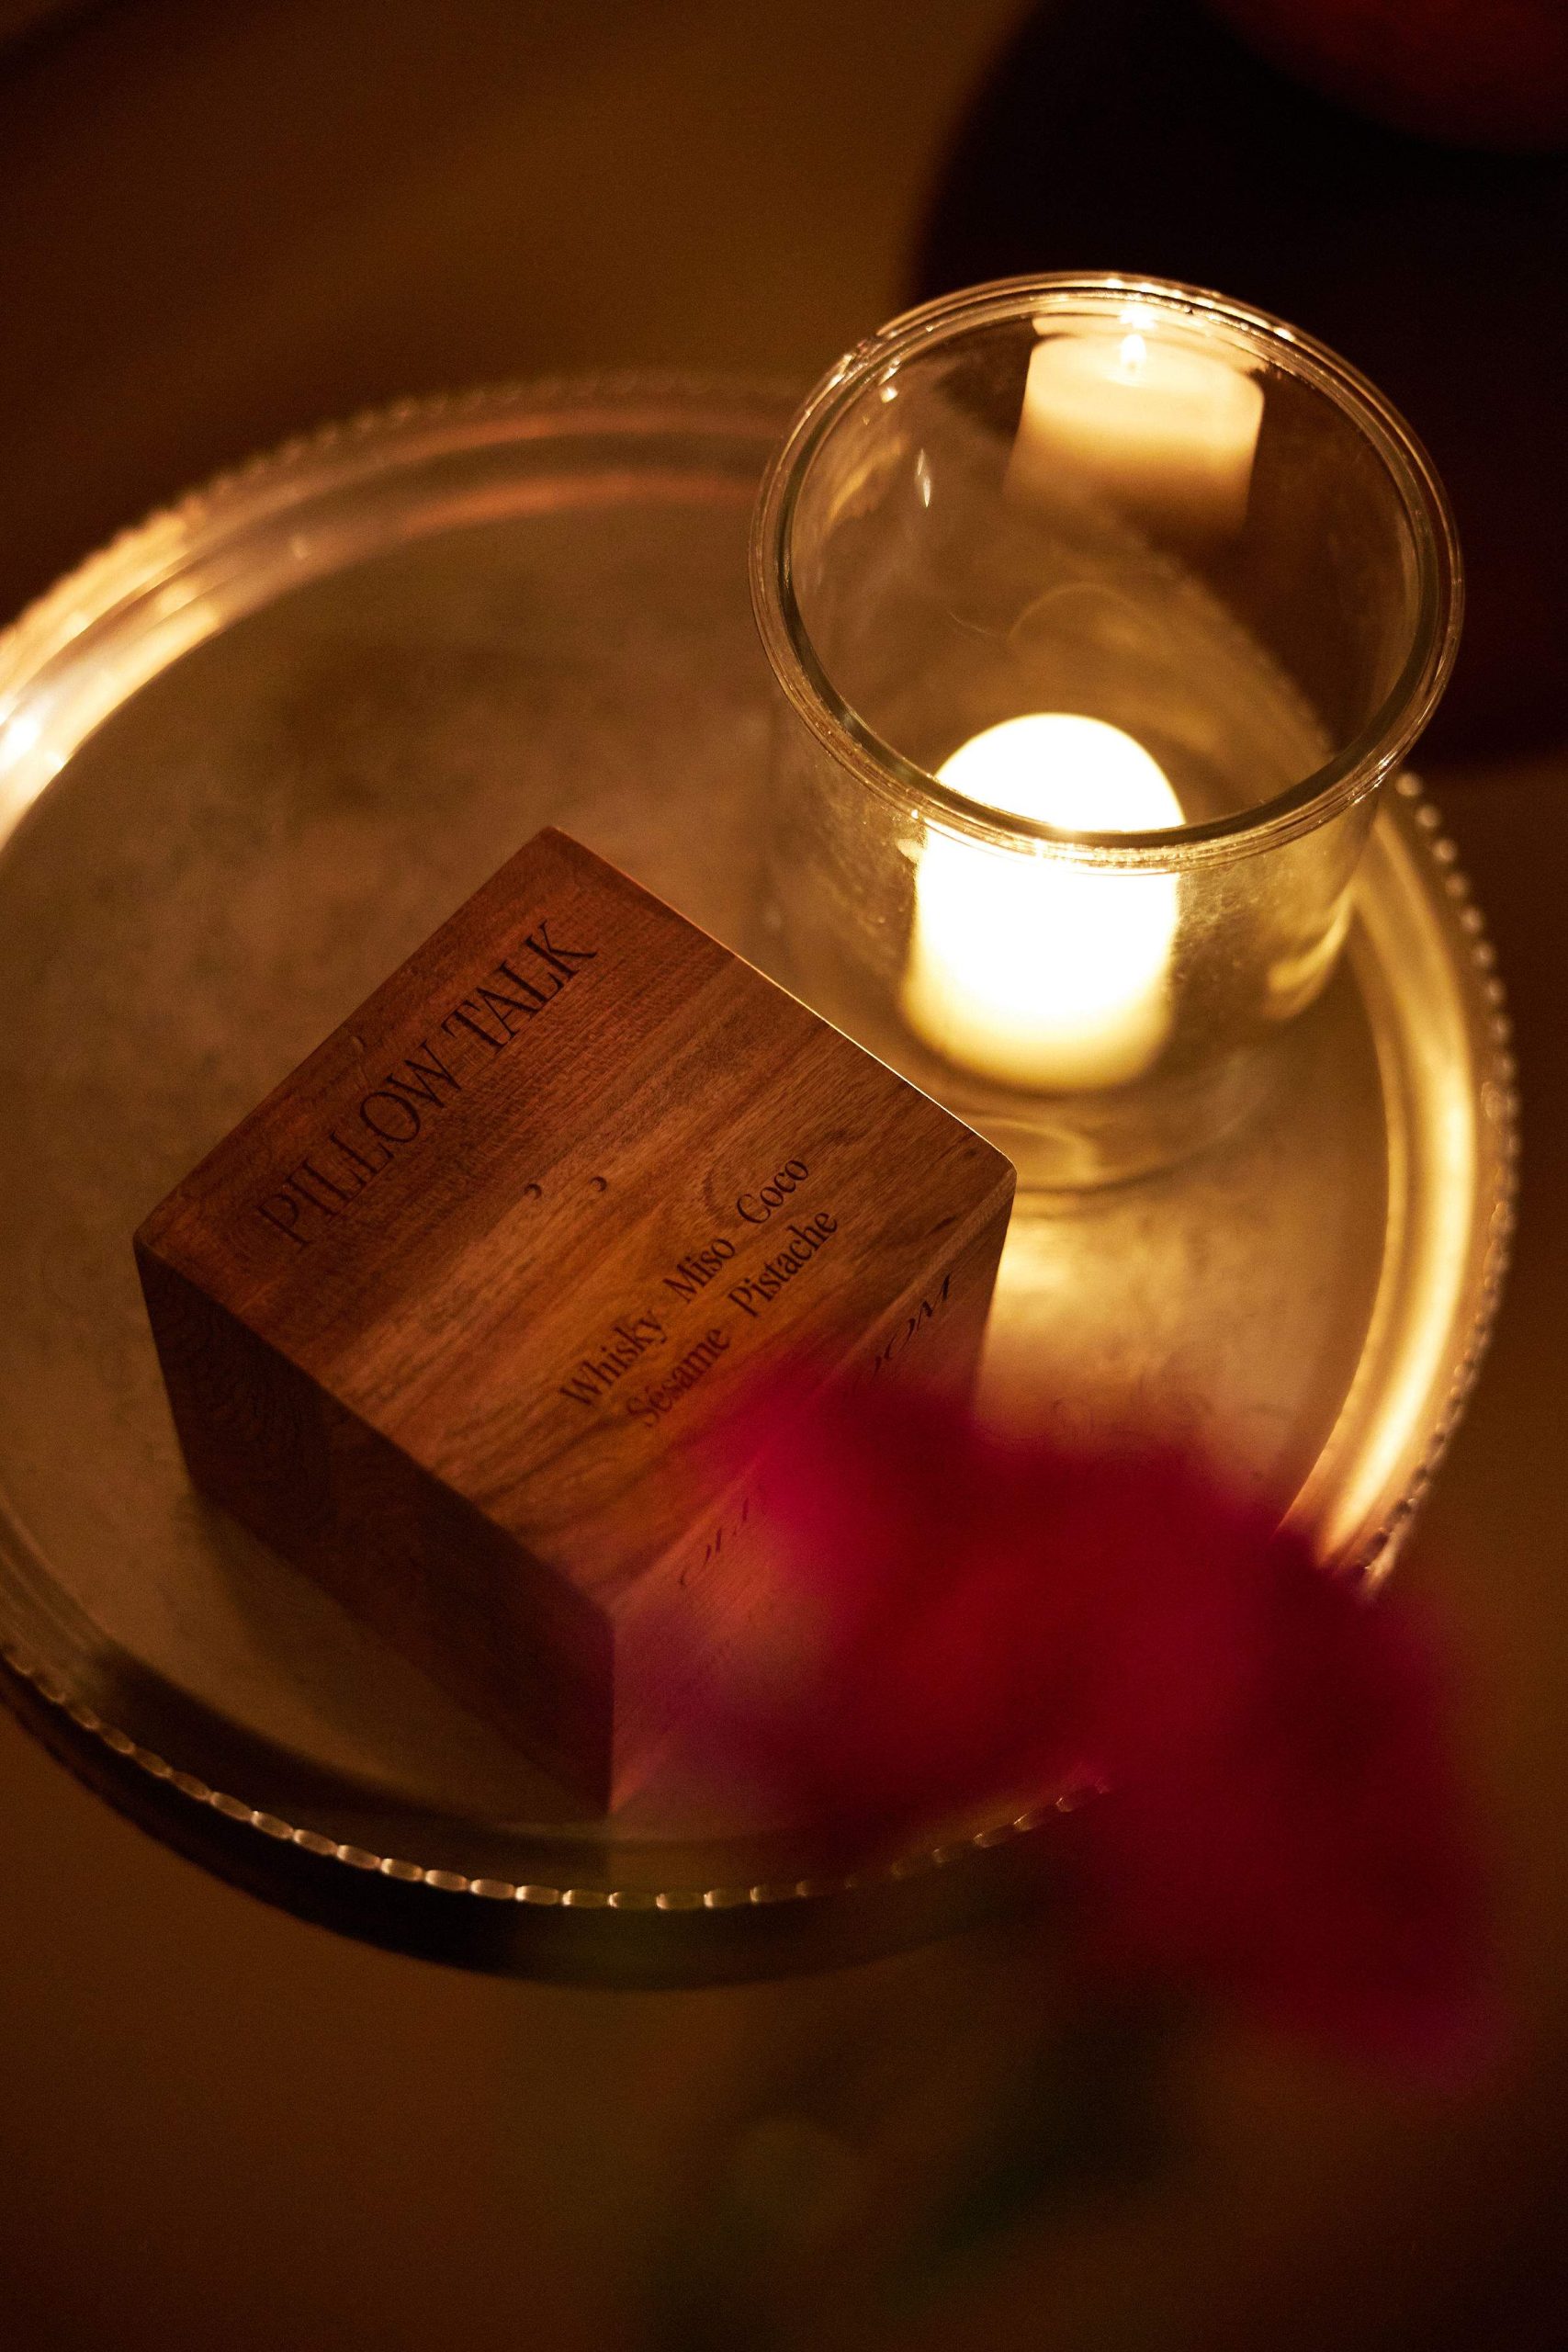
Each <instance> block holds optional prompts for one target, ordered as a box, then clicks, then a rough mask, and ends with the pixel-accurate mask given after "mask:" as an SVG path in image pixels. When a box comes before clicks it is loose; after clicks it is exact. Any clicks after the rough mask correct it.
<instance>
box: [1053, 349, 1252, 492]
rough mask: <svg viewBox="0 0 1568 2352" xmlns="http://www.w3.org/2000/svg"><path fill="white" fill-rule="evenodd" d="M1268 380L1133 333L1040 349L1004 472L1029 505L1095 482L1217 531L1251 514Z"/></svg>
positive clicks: (1209, 355) (1208, 354)
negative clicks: (1263, 383)
mask: <svg viewBox="0 0 1568 2352" xmlns="http://www.w3.org/2000/svg"><path fill="white" fill-rule="evenodd" d="M1262 422H1263V387H1262V386H1261V385H1260V384H1258V383H1257V382H1255V381H1254V379H1252V378H1251V377H1250V376H1248V375H1247V374H1246V372H1245V371H1244V370H1243V369H1242V368H1238V367H1237V366H1235V364H1234V362H1232V361H1231V360H1229V359H1226V358H1224V357H1222V356H1220V355H1219V354H1218V353H1216V352H1213V351H1199V350H1194V349H1193V348H1191V346H1190V345H1187V344H1182V343H1177V342H1172V341H1171V340H1170V339H1169V338H1168V337H1167V336H1162V335H1154V334H1150V335H1148V336H1145V335H1144V334H1140V333H1138V332H1137V330H1136V329H1131V330H1129V331H1127V332H1124V333H1122V332H1118V331H1116V330H1115V329H1111V330H1110V331H1107V330H1105V329H1097V330H1092V331H1090V332H1088V333H1081V332H1080V333H1074V334H1052V335H1049V336H1047V337H1046V338H1045V339H1044V340H1043V342H1041V343H1038V344H1036V345H1035V347H1034V350H1033V352H1032V355H1031V357H1030V362H1029V375H1028V378H1027V379H1026V381H1025V384H1024V391H1023V408H1022V413H1021V415H1020V418H1019V424H1018V433H1017V436H1016V438H1015V440H1014V443H1013V450H1012V458H1011V463H1010V468H1009V471H1008V491H1009V494H1010V496H1012V497H1015V498H1019V499H1022V500H1025V501H1030V502H1035V501H1050V500H1053V499H1057V500H1059V499H1060V498H1062V497H1063V495H1064V494H1066V496H1067V497H1068V498H1069V499H1070V498H1071V497H1072V495H1073V493H1074V491H1075V488H1077V489H1078V490H1080V491H1081V489H1083V488H1086V487H1087V488H1089V489H1090V490H1093V491H1098V492H1101V493H1103V494H1104V495H1106V496H1108V497H1110V498H1111V500H1113V501H1114V502H1115V503H1116V504H1117V505H1119V506H1121V507H1122V508H1124V509H1125V510H1127V511H1128V512H1129V513H1132V514H1134V515H1140V516H1143V517H1145V519H1147V520H1150V521H1153V522H1156V523H1162V524H1166V525H1174V526H1177V527H1178V528H1180V529H1184V530H1190V531H1195V532H1200V533H1202V534H1204V535H1208V536H1213V535H1214V534H1220V533H1235V532H1236V531H1239V530H1240V528H1241V526H1242V525H1243V523H1244V522H1245V521H1246V519H1247V494H1248V492H1249V490H1250V487H1251V482H1252V462H1253V458H1254V457H1255V456H1256V454H1257V450H1258V431H1259V428H1260V427H1261V425H1262Z"/></svg>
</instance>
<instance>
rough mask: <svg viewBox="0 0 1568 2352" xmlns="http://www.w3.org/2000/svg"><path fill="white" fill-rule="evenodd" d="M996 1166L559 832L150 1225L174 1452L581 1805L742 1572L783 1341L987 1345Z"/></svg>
mask: <svg viewBox="0 0 1568 2352" xmlns="http://www.w3.org/2000/svg"><path fill="white" fill-rule="evenodd" d="M1012 1190H1013V1173H1012V1170H1011V1168H1010V1165H1009V1163H1008V1162H1007V1161H1006V1160H1005V1159H1003V1158H1002V1157H1001V1156H1000V1154H999V1153H998V1152H996V1151H995V1150H993V1149H992V1148H991V1147H990V1146H989V1145H988V1144H986V1143H984V1142H982V1141H981V1140H980V1138H979V1137H978V1136H975V1135H974V1134H972V1133H971V1132H970V1130H969V1129H968V1128H966V1127H964V1125H961V1124H960V1123H959V1122H958V1121H957V1120H956V1119H954V1118H952V1117H951V1116H950V1115H949V1114H947V1113H946V1112H945V1111H943V1110H942V1109H941V1108H939V1106H938V1105H937V1104H935V1103H932V1102H931V1101H929V1100H928V1099H927V1097H926V1096H924V1095H923V1094H921V1093H919V1092H918V1091H916V1089H914V1088H913V1087H911V1086H908V1085H907V1084H906V1083H905V1081H904V1080H902V1079H900V1078H898V1077H897V1076H895V1075H894V1073H893V1072H891V1071H890V1070H888V1069H885V1068H884V1066H883V1065H882V1064H881V1063H880V1062H878V1061H876V1060H874V1058H873V1057H871V1056H870V1055H869V1054H866V1053H864V1052H863V1051H862V1050H861V1048H860V1047H859V1046H855V1045H852V1043H851V1042H850V1041H849V1040H848V1039H847V1038H845V1037H844V1036H842V1035H840V1033H839V1032H838V1031H837V1030H835V1029H833V1028H830V1027H829V1025H828V1024H827V1023H825V1022H823V1021H820V1020H818V1017H817V1016H816V1015H815V1014H814V1013H812V1012H808V1011H807V1009H806V1008H805V1006H803V1005H801V1004H799V1003H797V1002H796V1001H795V999H794V998H793V997H790V996H788V995H787V994H785V992H784V990H783V989H779V988H776V987H775V986H774V985H773V983H772V982H771V981H769V980H767V979H765V978H763V977H762V976H761V974H760V973H759V972H757V971H755V970H753V969H752V967H750V965H748V964H746V963H743V962H742V961H741V960H740V959H739V957H738V956H733V955H731V954H729V953H728V950H727V949H725V948H723V947H721V946H719V945H718V944H717V943H716V941H714V940H712V939H710V938H709V937H707V935H706V934H705V933H703V932H701V931H699V930H697V929H695V928H694V925H692V924H691V923H689V922H684V921H683V920H682V918H681V917H680V916H679V915H677V914H675V913H673V912H672V911H671V909H670V908H669V907H667V906H665V905H663V904H662V903H661V902H660V900H659V899H655V898H652V897H650V896H649V893H648V892H647V891H645V890H643V889H641V888H638V887H637V885H636V884H635V883H633V882H631V881H629V880H627V879H626V876H624V875H621V874H619V873H617V872H616V871H615V869H614V868H613V867H612V866H609V865H605V864H604V862H603V861H602V860H601V859H599V858H597V857H595V856H593V855H592V854H591V853H590V852H589V851H587V850H585V849H583V848H581V846H580V845H579V844H578V843H576V842H572V841H570V840H569V839H568V838H567V837H566V836H565V835H564V834H561V833H558V832H554V831H548V832H544V833H541V834H539V835H538V836H537V837H536V839H535V840H534V841H532V842H529V843H528V844H527V846H526V847H525V848H524V849H523V850H521V851H520V852H519V853H518V854H517V855H516V856H515V857H513V859H512V860H511V861H510V863H509V864H507V865H504V866H503V867H502V870H501V872H500V873H499V874H497V875H496V876H494V877H493V878H492V879H491V881H490V882H488V883H487V884H486V885H485V886H484V888H482V889H480V890H479V891H477V892H476V893H475V895H474V896H473V897H472V898H471V899H469V900H468V903H467V904H466V905H465V906H463V907H461V908H460V909H459V910H458V911H457V913H456V914H455V915H454V916H453V917H452V918H451V920H450V921H449V922H446V923H444V924H443V925H442V927H441V928H440V930H439V931H437V932H436V933H434V936H433V937H432V938H431V939H429V940H427V941H426V943H425V944H424V945H423V947H421V948H420V949H418V950H417V951H416V953H415V954H413V955H412V956H410V957H409V958H408V960H407V962H406V963H404V964H403V965H402V966H401V967H400V969H399V970H397V971H396V972H394V973H393V974H392V976H391V978H389V979H388V980H387V981H386V982H384V984H383V985H382V986H381V987H380V988H378V989H377V990H376V992H375V994H374V995H373V996H371V997H370V998H369V999H368V1001H367V1002H366V1003H365V1004H363V1005H362V1006H361V1007H360V1008H359V1010H358V1012H355V1013H354V1014H353V1015H352V1016H351V1017H350V1018H349V1019H348V1020H346V1021H345V1022H344V1023H343V1024H342V1026H341V1027H340V1028H338V1029H337V1030H335V1031H334V1032H333V1035H331V1036H330V1037H329V1038H327V1040H326V1041H325V1043H324V1044H323V1045H321V1046H319V1047H318V1048H317V1049H316V1051H315V1052H314V1053H313V1054H311V1055H310V1057H309V1059H308V1060H306V1061H305V1062H303V1063H301V1065H300V1066H299V1069H296V1070H295V1071H294V1072H293V1074H292V1075H291V1076H290V1077H288V1078H287V1079H285V1080H284V1081H283V1082H282V1084H281V1085H280V1086H278V1087H277V1088H276V1089H275V1091H273V1092H272V1093H271V1094H270V1095H269V1096H268V1097H267V1099H266V1100H265V1103H261V1104H260V1105H259V1107H258V1108H257V1109H256V1110H254V1111H253V1112H252V1113H251V1114H250V1116H249V1117H248V1118H246V1119H244V1120H243V1121H242V1122H241V1124H240V1125H239V1126H237V1127H236V1128H234V1130H233V1131H232V1132H231V1134H230V1135H229V1136H226V1137H225V1138H224V1140H223V1141H222V1142H221V1143H220V1144H219V1145H218V1147H217V1148H216V1149H215V1150H213V1151H211V1152H210V1153H209V1155H208V1157H207V1158H206V1159H204V1160H203V1161H202V1162H201V1164H200V1166H199V1167H198V1168H197V1169H196V1170H194V1171H193V1172H192V1173H191V1174H190V1175H189V1176H187V1177H186V1179H185V1181H184V1182H183V1183H181V1184H179V1185H177V1186H176V1187H175V1191H174V1192H173V1193H170V1195H169V1196H168V1198H167V1199H166V1200H165V1201H164V1202H163V1204H161V1205H160V1206H159V1207H158V1208H156V1209H155V1210H154V1211H153V1212H152V1216H149V1217H148V1219H147V1220H146V1222H145V1224H144V1225H143V1226H142V1227H141V1231H140V1232H139V1233H138V1234H137V1236H136V1254H137V1260H138V1264H139V1268H140V1272H141V1282H142V1287H143V1291H144V1293H145V1296H146V1301H147V1308H148V1313H149V1316H150V1317H151V1319H152V1330H153V1335H154V1338H155V1340H156V1341H157V1346H158V1352H159V1356H160V1359H161V1362H162V1364H163V1369H164V1379H165V1381H166V1383H167V1386H168V1392H169V1397H170V1401H171V1404H172V1406H173V1408H174V1416H175V1424H176V1426H177V1429H178V1431H179V1437H180V1442H181V1444H182V1445H183V1447H184V1450H185V1455H186V1462H187V1464H188V1465H189V1468H190V1472H191V1476H192V1477H193V1478H194V1480H195V1481H196V1483H197V1486H198V1487H200V1488H201V1489H202V1490H203V1491H204V1492H205V1493H206V1494H208V1495H209V1496H210V1497H212V1498H215V1499H216V1500H217V1501H219V1502H220V1503H222V1504H223V1505H225V1506H226V1507H227V1508H228V1509H229V1510H231V1512H232V1513H233V1514H234V1515H235V1517H236V1518H238V1519H239V1520H241V1521H243V1522H244V1524H245V1525H246V1526H247V1527H249V1528H251V1529H253V1530H254V1532H256V1533H257V1534H258V1535H260V1536H262V1537H264V1538H265V1539H266V1540H267V1541H268V1542H269V1543H271V1544H274V1545H276V1548H277V1549H278V1550H279V1551H280V1552H282V1553H284V1554H285V1555H287V1556H288V1558H289V1559H291V1560H293V1561H294V1562H296V1563H297V1564H298V1565H299V1566H301V1567H302V1568H304V1569H306V1570H307V1571H308V1572H309V1573H310V1575H312V1576H313V1577H317V1578H318V1579H319V1580H320V1581H321V1583H322V1584H324V1585H325V1586H326V1587H327V1588H328V1589H329V1590H330V1591H332V1592H333V1593H334V1594H335V1595H336V1596H337V1597H338V1599H339V1600H341V1601H342V1602H343V1603H344V1606H345V1607H347V1608H348V1609H350V1610H352V1611H355V1614H356V1615H358V1616H359V1617H361V1618H362V1619H364V1620H366V1621H367V1623H369V1624H370V1625H372V1626H373V1627H375V1628H377V1629H378V1631H379V1632H380V1634H382V1635H384V1636H385V1638H386V1639H387V1640H388V1641H389V1642H390V1643H392V1644H393V1645H395V1646H396V1647H397V1648H398V1649H400V1651H402V1652H403V1653H404V1654H405V1655H406V1656H408V1657H411V1658H412V1659H413V1660H414V1661H415V1663H416V1664H418V1665H420V1666H421V1667H423V1668H424V1669H425V1670H426V1671H427V1672H428V1673H429V1674H430V1675H431V1676H432V1677H433V1678H434V1679H435V1680H436V1681H438V1682H440V1683H441V1684H442V1685H443V1686H444V1687H445V1688H446V1689H447V1690H448V1691H451V1692H452V1693H454V1694H455V1695H456V1696H457V1698H459V1699H460V1700H461V1701H463V1702H465V1703H467V1704H468V1706H470V1707H471V1708H473V1709H474V1710H476V1711H477V1712H479V1713H482V1714H483V1715H485V1716H486V1717H488V1718H490V1719H491V1721H493V1722H494V1723H496V1724H499V1725H500V1726H501V1727H502V1729H503V1730H505V1731H506V1732H507V1733H508V1734H509V1735H511V1736H513V1738H514V1739H515V1740H516V1741H517V1742H518V1743H519V1744H520V1745H522V1746H523V1747H525V1748H526V1749H527V1750H528V1751H529V1752H530V1753H531V1754H532V1755H534V1756H535V1757H536V1758H537V1759H538V1760H539V1761H540V1762H542V1763H543V1764H545V1765H546V1766H547V1768H548V1769H549V1770H552V1771H554V1772H555V1773H557V1774H558V1776H559V1777H560V1778H561V1779H562V1780H564V1781H566V1782H567V1783H568V1784H569V1786H570V1787H571V1788H572V1790H573V1791H574V1792H576V1793H577V1794H578V1795H579V1796H581V1798H583V1799H584V1800H586V1801H587V1802H589V1803H591V1804H596V1805H604V1804H607V1803H609V1802H610V1801H611V1798H612V1795H613V1794H616V1795H618V1794H620V1793H623V1792H625V1791H626V1789H627V1788H628V1787H629V1786H631V1785H632V1784H633V1783H634V1782H635V1781H636V1780H637V1777H638V1776H639V1774H640V1773H641V1771H642V1770H645V1769H646V1767H647V1765H648V1763H649V1759H650V1758H651V1757H652V1756H653V1755H654V1754H655V1753H656V1752H657V1750H658V1748H659V1747H660V1744H661V1743H662V1741H663V1739H664V1738H665V1736H667V1734H668V1732H669V1731H670V1729H671V1720H672V1716H673V1715H675V1714H678V1713H679V1708H680V1702H681V1695H682V1686H681V1680H680V1676H679V1675H676V1674H675V1673H674V1671H673V1668H672V1667H671V1660H674V1659H676V1658H678V1659H679V1660H680V1662H681V1674H683V1675H685V1676H686V1677H687V1678H688V1687H689V1679H690V1677H691V1675H692V1674H694V1673H696V1674H700V1673H701V1671H702V1663H703V1660H704V1659H705V1658H707V1657H714V1656H716V1655H717V1654H718V1653H719V1652H720V1651H721V1649H722V1647H723V1645H724V1644H725V1642H726V1641H727V1639H728V1637H729V1633H730V1629H731V1628H732V1627H733V1625H734V1623H736V1622H737V1612H738V1611H739V1612H742V1613H743V1612H744V1611H745V1610H746V1608H747V1604H748V1593H747V1589H746V1587H747V1582H748V1577H747V1569H746V1546H745V1544H739V1545H738V1544H736V1543H735V1542H734V1541H733V1540H732V1541H731V1542H730V1543H729V1544H728V1547H727V1546H726V1545H725V1543H724V1541H723V1536H724V1532H725V1530H726V1528H727V1527H728V1526H731V1524H732V1521H733V1519H734V1516H735V1508H736V1498H737V1491H738V1490H737V1489H736V1488H735V1487H733V1485H731V1486H729V1487H725V1488H723V1489H722V1490H721V1487H720V1486H719V1485H718V1484H717V1483H716V1481H717V1477H718V1474H717V1473H716V1470H715V1469H714V1468H713V1466H712V1464H711V1462H707V1461H705V1459H704V1458H703V1442H704V1440H705V1437H706V1436H708V1435H709V1433H710V1432H711V1430H712V1428H713V1425H714V1422H715V1419H716V1417H717V1416H718V1415H720V1414H721V1413H722V1412H723V1411H724V1410H725V1409H726V1408H727V1407H728V1406H730V1405H731V1404H732V1403H733V1401H734V1399H735V1397H736V1395H737V1393H738V1389H739V1384H740V1383H741V1382H742V1380H743V1379H744V1378H745V1376H746V1375H749V1374H753V1373H755V1372H757V1371H759V1370H760V1369H761V1368H762V1367H764V1366H765V1364H766V1363H767V1362H768V1360H769V1358H770V1357H773V1358H783V1357H784V1355H785V1354H786V1353H787V1354H788V1355H789V1356H790V1357H791V1358H792V1359H793V1358H795V1357H797V1356H798V1357H804V1358H807V1359H808V1360H809V1361H810V1362H811V1363H812V1364H813V1365H816V1366H819V1367H820V1368H821V1371H822V1374H823V1375H824V1376H836V1375H841V1374H845V1373H854V1372H855V1371H856V1368H857V1367H858V1368H859V1370H860V1372H861V1373H862V1374H863V1375H864V1376H871V1375H872V1374H875V1375H876V1376H882V1375H883V1374H885V1373H886V1375H887V1376H890V1377H891V1376H906V1375H919V1376H921V1377H924V1378H929V1379H933V1380H937V1379H942V1380H946V1381H949V1382H951V1383H953V1384H954V1385H958V1386H960V1387H962V1386H964V1385H967V1383H968V1382H969V1381H970V1380H971V1378H972V1376H973V1372H974V1367H975V1363H976V1355H977V1351H978V1348H979V1343H980V1340H981V1336H982V1333H983V1331H984V1328H985V1322H986V1316H987V1308H988V1306H989V1301H990V1294H991V1288H992V1283H993V1280H994V1277H995V1272H996V1265H997V1259H998V1251H999V1250H1000V1247H1001V1242H1002V1237H1003V1234H1004V1231H1005V1229H1006V1226H1007V1220H1008V1214H1009V1209H1010V1203H1011V1198H1012Z"/></svg>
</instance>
